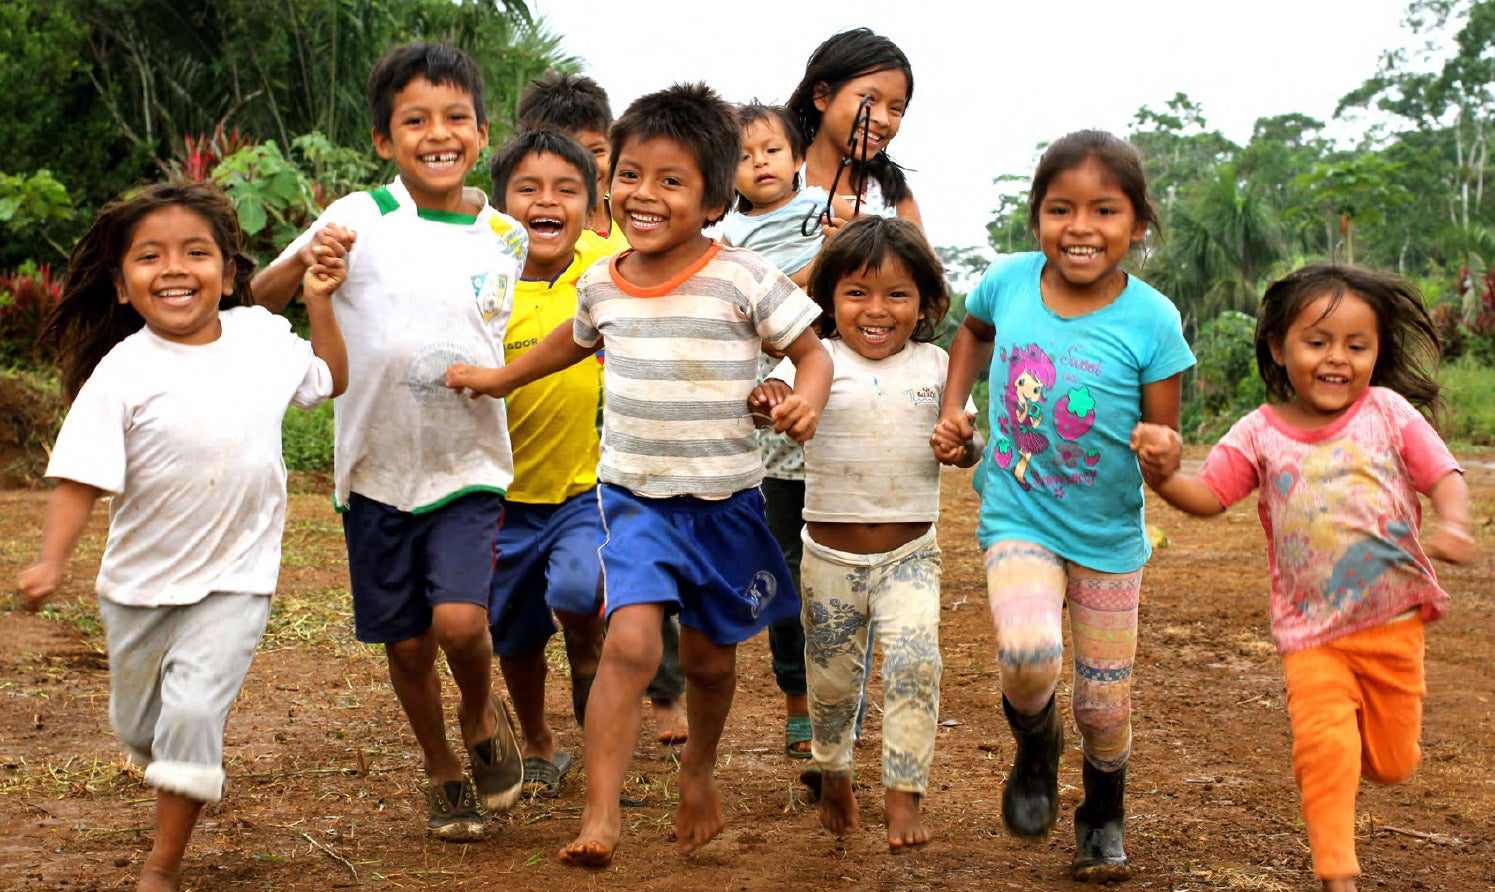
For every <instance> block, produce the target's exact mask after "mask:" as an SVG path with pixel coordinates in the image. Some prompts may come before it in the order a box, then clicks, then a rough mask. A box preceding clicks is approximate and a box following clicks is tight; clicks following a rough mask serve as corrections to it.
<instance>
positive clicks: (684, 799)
mask: <svg viewBox="0 0 1495 892" xmlns="http://www.w3.org/2000/svg"><path fill="white" fill-rule="evenodd" d="M726 825H727V821H726V819H725V818H723V817H722V807H721V803H720V802H718V801H717V798H716V779H715V778H714V777H712V775H711V772H710V771H709V770H707V771H705V772H702V773H699V774H697V773H694V772H687V771H685V770H684V769H683V768H682V769H681V771H680V805H679V806H677V807H676V809H675V847H676V848H678V849H679V850H680V852H681V854H689V853H690V852H694V851H695V850H696V849H699V848H700V847H701V846H704V845H705V844H706V843H708V842H711V840H712V839H714V838H715V837H716V835H717V834H718V833H720V832H721V830H722V828H723V827H725V826H726Z"/></svg>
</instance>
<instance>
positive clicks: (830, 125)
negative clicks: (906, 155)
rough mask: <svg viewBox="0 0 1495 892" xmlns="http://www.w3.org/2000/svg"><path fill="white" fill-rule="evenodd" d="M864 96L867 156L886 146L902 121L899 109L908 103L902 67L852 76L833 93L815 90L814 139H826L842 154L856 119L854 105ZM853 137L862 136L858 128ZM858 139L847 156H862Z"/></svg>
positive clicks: (905, 79)
mask: <svg viewBox="0 0 1495 892" xmlns="http://www.w3.org/2000/svg"><path fill="white" fill-rule="evenodd" d="M864 98H870V99H871V100H872V103H871V107H870V112H871V118H870V121H869V124H868V127H867V145H866V153H867V155H866V156H867V157H868V158H871V157H872V156H873V155H876V154H877V153H878V152H880V151H882V150H884V149H886V148H887V147H888V143H890V142H892V141H893V137H895V136H897V135H898V128H899V127H900V126H902V125H903V110H904V107H905V106H907V105H908V77H907V76H906V75H905V74H904V73H903V70H902V69H899V68H890V69H888V70H886V71H875V72H872V73H871V74H863V75H859V76H857V77H854V78H852V79H851V80H849V81H847V82H846V83H844V84H842V85H841V88H840V89H839V90H837V91H836V92H835V94H834V95H829V94H826V93H824V92H822V91H820V90H817V91H816V95H815V107H816V108H817V109H819V110H820V129H819V130H817V131H816V132H815V139H816V141H817V142H818V141H819V140H821V139H829V140H831V141H832V143H833V144H834V145H835V146H836V147H837V148H838V149H839V150H840V151H841V152H842V153H843V154H844V153H846V151H847V145H848V142H849V140H850V139H851V136H852V128H853V125H854V124H855V123H856V117H857V109H858V108H859V107H860V106H861V103H862V100H863V99H864ZM856 131H857V132H856V138H857V139H858V140H859V141H860V140H861V137H862V132H861V128H860V127H858V128H856ZM862 149H863V147H862V145H861V144H860V142H859V143H858V145H857V146H856V148H855V150H853V151H852V153H851V156H852V157H853V158H856V159H858V160H860V159H861V158H862Z"/></svg>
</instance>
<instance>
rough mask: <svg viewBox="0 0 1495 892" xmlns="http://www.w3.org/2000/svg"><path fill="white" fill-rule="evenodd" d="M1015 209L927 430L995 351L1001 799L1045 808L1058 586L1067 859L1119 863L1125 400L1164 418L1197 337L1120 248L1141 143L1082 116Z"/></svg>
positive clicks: (1053, 724) (960, 432) (1168, 417)
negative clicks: (1069, 715) (1020, 221)
mask: <svg viewBox="0 0 1495 892" xmlns="http://www.w3.org/2000/svg"><path fill="white" fill-rule="evenodd" d="M1028 214H1029V220H1031V221H1032V225H1033V231H1034V234H1035V235H1036V236H1037V237H1038V242H1039V245H1040V247H1041V248H1042V253H1032V254H1019V255H1015V256H1013V257H1010V258H1004V259H1002V260H999V261H998V262H997V263H994V264H993V265H992V267H991V269H990V270H988V271H987V273H986V275H985V277H984V278H983V279H982V280H981V282H980V284H978V285H977V286H976V289H975V290H974V291H973V292H972V293H971V295H970V297H969V299H968V300H967V302H966V310H967V313H968V315H967V316H966V320H965V323H964V324H963V325H962V327H961V329H960V331H959V332H958V333H957V334H956V337H955V341H954V343H953V344H952V346H951V350H950V377H949V384H948V386H947V388H946V390H945V395H944V400H943V403H942V407H941V413H940V422H939V427H938V428H937V430H936V433H935V440H936V441H937V442H938V441H939V440H941V439H949V440H951V441H954V440H956V439H957V438H964V437H967V436H969V435H970V423H969V421H968V420H967V418H966V415H965V412H964V409H963V407H964V405H965V402H966V399H967V398H968V397H969V395H970V392H971V385H972V383H973V382H974V381H975V378H976V375H977V372H978V370H979V369H980V368H981V367H982V366H983V365H984V364H986V363H988V362H989V363H990V369H991V388H992V395H991V400H990V403H991V406H990V413H991V438H990V446H989V447H988V448H987V452H986V454H985V456H984V457H983V462H982V465H981V467H980V468H978V469H977V472H976V485H977V489H978V490H979V491H980V493H981V520H980V524H979V527H978V530H977V535H978V538H979V540H980V544H981V547H982V549H983V550H984V554H985V563H986V573H987V588H988V591H989V593H990V597H991V609H992V618H993V620H994V622H995V624H996V631H997V656H998V660H999V662H1000V664H1001V670H1002V708H1003V711H1004V712H1005V713H1006V716H1007V721H1008V724H1009V725H1011V727H1012V732H1013V736H1014V737H1015V738H1016V740H1017V755H1016V759H1015V761H1014V764H1013V767H1012V773H1011V774H1010V775H1009V777H1008V779H1007V785H1006V788H1005V789H1004V790H1003V794H1002V818H1003V820H1004V821H1005V822H1006V824H1007V827H1008V829H1009V830H1011V831H1012V833H1014V834H1015V835H1017V836H1019V837H1022V838H1025V839H1037V838H1042V837H1044V836H1046V835H1047V834H1048V832H1049V830H1050V829H1051V828H1052V827H1053V825H1054V821H1055V819H1056V818H1057V816H1058V811H1059V787H1058V769H1059V755H1060V752H1061V748H1062V733H1061V730H1060V724H1059V717H1058V714H1057V712H1056V710H1055V706H1054V690H1055V687H1056V685H1057V684H1058V681H1059V674H1060V668H1061V662H1060V661H1061V658H1062V657H1063V648H1064V645H1063V626H1062V617H1063V608H1064V607H1065V606H1066V605H1067V606H1068V607H1069V616H1070V629H1071V632H1072V635H1073V640H1074V654H1073V658H1074V666H1075V679H1074V692H1073V697H1072V707H1073V711H1074V717H1075V723H1076V724H1077V725H1078V726H1079V729H1080V737H1081V740H1082V742H1083V744H1084V747H1083V748H1084V752H1085V763H1084V784H1085V799H1084V801H1083V802H1082V803H1081V804H1080V807H1079V808H1078V809H1077V810H1076V811H1075V837H1076V845H1077V851H1076V853H1075V857H1074V865H1073V873H1074V876H1075V878H1076V879H1079V880H1085V881H1092V882H1109V881H1114V880H1119V879H1123V878H1125V877H1127V876H1128V875H1129V873H1130V870H1129V868H1128V866H1127V860H1126V853H1125V851H1124V849H1123V847H1122V815H1123V811H1124V809H1123V794H1124V792H1125V787H1126V764H1127V756H1128V754H1129V753H1130V750H1131V672H1132V661H1133V657H1134V655H1135V653H1136V647H1137V601H1138V595H1139V593H1140V591H1141V584H1142V565H1143V564H1145V563H1146V562H1147V559H1148V557H1149V556H1150V555H1151V547H1150V544H1149V543H1148V540H1147V532H1146V528H1145V526H1144V525H1143V522H1142V475H1141V472H1140V470H1139V469H1138V466H1137V460H1136V457H1135V456H1134V455H1133V454H1132V452H1131V451H1130V447H1129V441H1130V436H1131V431H1132V428H1133V427H1135V426H1136V424H1137V422H1138V421H1139V420H1140V421H1147V422H1150V423H1153V424H1160V425H1166V426H1168V427H1171V428H1175V429H1176V428H1177V427H1178V423H1179V421H1178V419H1179V396H1180V375H1181V373H1182V372H1183V371H1184V370H1185V369H1187V368H1188V367H1189V366H1191V365H1193V364H1194V357H1193V355H1192V354H1191V353H1190V352H1189V348H1188V345H1187V344H1186V343H1185V342H1184V338H1183V332H1182V329H1181V327H1180V325H1179V316H1178V311H1177V310H1176V309H1175V308H1174V307H1173V305H1172V303H1170V302H1169V301H1168V299H1167V298H1165V297H1163V295H1161V294H1159V293H1158V292H1157V291H1155V290H1154V289H1152V288H1151V287H1149V286H1148V285H1146V284H1145V283H1143V282H1141V281H1139V280H1137V279H1136V278H1134V277H1131V276H1129V275H1128V274H1127V273H1126V272H1125V271H1124V270H1122V268H1121V263H1122V261H1123V260H1124V259H1125V258H1126V256H1127V254H1128V252H1129V251H1130V250H1131V247H1132V245H1133V244H1135V243H1137V242H1139V241H1141V240H1142V237H1143V236H1144V235H1145V234H1146V232H1147V227H1148V225H1149V224H1151V225H1152V226H1154V227H1156V226H1157V216H1156V214H1155V212H1154V211H1153V207H1152V203H1151V201H1150V200H1149V198H1148V195H1147V182H1146V178H1145V176H1144V174H1143V171H1142V159H1141V157H1140V155H1138V153H1137V150H1136V149H1134V148H1133V147H1132V146H1131V145H1129V144H1127V143H1126V142H1123V141H1122V140H1120V139H1117V138H1116V137H1114V136H1112V135H1111V134H1109V133H1102V132H1099V131H1092V130H1086V131H1080V132H1077V133H1071V134H1069V135H1068V136H1065V137H1063V138H1062V139H1060V140H1058V141H1057V142H1055V143H1054V144H1053V145H1051V146H1050V147H1049V148H1048V150H1047V151H1045V152H1044V154H1043V158H1042V159H1041V160H1040V161H1039V163H1038V170H1037V172H1036V173H1035V174H1034V176H1033V186H1032V189H1031V191H1030V193H1029V197H1028Z"/></svg>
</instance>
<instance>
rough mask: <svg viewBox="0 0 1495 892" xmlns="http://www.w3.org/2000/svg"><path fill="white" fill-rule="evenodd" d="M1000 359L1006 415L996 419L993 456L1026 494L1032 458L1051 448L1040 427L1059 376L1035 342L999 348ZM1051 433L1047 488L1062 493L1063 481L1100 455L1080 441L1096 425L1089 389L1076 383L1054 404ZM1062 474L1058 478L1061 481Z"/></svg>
mask: <svg viewBox="0 0 1495 892" xmlns="http://www.w3.org/2000/svg"><path fill="white" fill-rule="evenodd" d="M1002 359H1003V360H1004V361H1006V362H1007V386H1006V388H1005V389H1004V390H1003V392H1002V405H1003V407H1004V408H1005V409H1006V414H1005V415H1004V416H1003V417H1002V418H1000V419H998V422H999V428H1000V432H1001V433H1000V436H999V437H998V438H997V442H996V443H995V444H994V445H993V448H992V457H993V459H994V460H995V461H996V463H997V465H998V466H999V467H1001V468H1003V469H1009V470H1011V472H1012V476H1013V477H1014V478H1015V479H1016V480H1017V482H1018V485H1019V486H1021V487H1022V488H1023V490H1024V491H1025V492H1026V491H1028V490H1031V489H1032V488H1033V482H1034V481H1030V480H1029V479H1028V470H1029V468H1030V467H1031V466H1032V462H1033V459H1034V458H1035V457H1037V456H1039V455H1042V454H1043V453H1044V452H1046V451H1048V449H1049V447H1050V442H1049V438H1048V436H1047V435H1045V434H1044V433H1043V432H1042V431H1041V430H1040V426H1041V424H1042V422H1043V408H1044V405H1045V403H1047V402H1048V400H1049V397H1050V396H1052V394H1053V390H1054V385H1055V383H1056V382H1057V380H1058V374H1057V372H1056V369H1055V366H1054V362H1053V360H1052V359H1050V358H1049V355H1048V354H1047V353H1045V352H1044V351H1043V349H1042V348H1041V347H1039V346H1038V345H1037V344H1028V345H1027V346H1025V347H1014V348H1012V349H1011V351H1010V352H1009V351H1008V350H1007V349H1006V348H1003V349H1002ZM1053 421H1054V433H1056V434H1057V435H1058V436H1059V443H1058V445H1057V446H1055V447H1054V448H1055V459H1056V465H1057V467H1056V470H1057V471H1058V472H1059V473H1058V474H1057V475H1053V476H1055V478H1056V481H1055V482H1054V483H1052V484H1049V483H1047V482H1046V483H1045V486H1046V488H1049V489H1052V490H1053V491H1054V494H1055V495H1057V496H1059V497H1061V498H1062V497H1063V485H1064V483H1072V482H1075V481H1076V480H1077V479H1084V478H1085V475H1084V474H1083V473H1082V472H1085V471H1088V470H1090V469H1093V468H1094V467H1095V466H1096V465H1097V464H1098V463H1099V461H1100V453H1099V452H1098V451H1097V450H1094V449H1086V448H1084V447H1083V446H1082V445H1080V443H1079V442H1078V441H1079V439H1080V438H1081V437H1083V436H1084V435H1085V434H1086V433H1088V432H1089V431H1090V429H1091V428H1092V427H1094V426H1095V398H1094V397H1092V396H1091V394H1090V389H1089V388H1088V387H1076V388H1074V389H1073V390H1069V391H1066V392H1065V393H1064V394H1063V395H1062V396H1060V397H1059V398H1058V399H1057V400H1056V401H1055V402H1054V404H1053ZM1060 478H1062V481H1061V480H1060Z"/></svg>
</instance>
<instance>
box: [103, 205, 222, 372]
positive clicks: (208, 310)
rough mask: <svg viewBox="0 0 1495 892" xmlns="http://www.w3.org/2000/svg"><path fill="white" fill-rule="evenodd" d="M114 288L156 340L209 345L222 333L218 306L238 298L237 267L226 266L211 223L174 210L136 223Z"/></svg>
mask: <svg viewBox="0 0 1495 892" xmlns="http://www.w3.org/2000/svg"><path fill="white" fill-rule="evenodd" d="M114 284H115V291H116V294H117V295H118V298H119V302H120V303H122V304H129V305H130V306H132V307H134V308H135V312H137V313H139V314H140V316H141V318H143V319H144V320H145V324H146V325H147V326H149V328H150V330H151V331H153V332H155V333H156V334H157V335H160V336H161V337H163V338H165V339H166V340H168V341H176V342H178V343H181V344H209V343H212V342H213V341H216V340H217V339H218V334H219V332H220V331H221V330H222V326H221V324H220V323H219V321H218V301H219V299H221V298H222V297H223V296H224V295H225V294H232V293H233V290H234V268H233V264H232V263H227V264H225V263H224V262H223V251H222V250H220V249H219V247H218V243H217V242H216V241H214V240H213V227H212V226H211V225H210V224H209V223H208V221H207V218H205V217H203V216H202V215H201V214H199V213H197V212H196V211H191V210H188V209H187V208H185V207H182V206H180V205H172V206H170V207H164V208H161V209H160V210H157V211H152V212H151V213H149V214H147V215H145V216H144V217H142V218H141V219H140V222H139V223H137V224H135V231H134V232H133V233H131V234H130V244H129V247H127V248H126V249H125V254H124V260H123V261H122V262H121V263H120V266H119V273H118V275H117V277H116V279H115V283H114Z"/></svg>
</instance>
